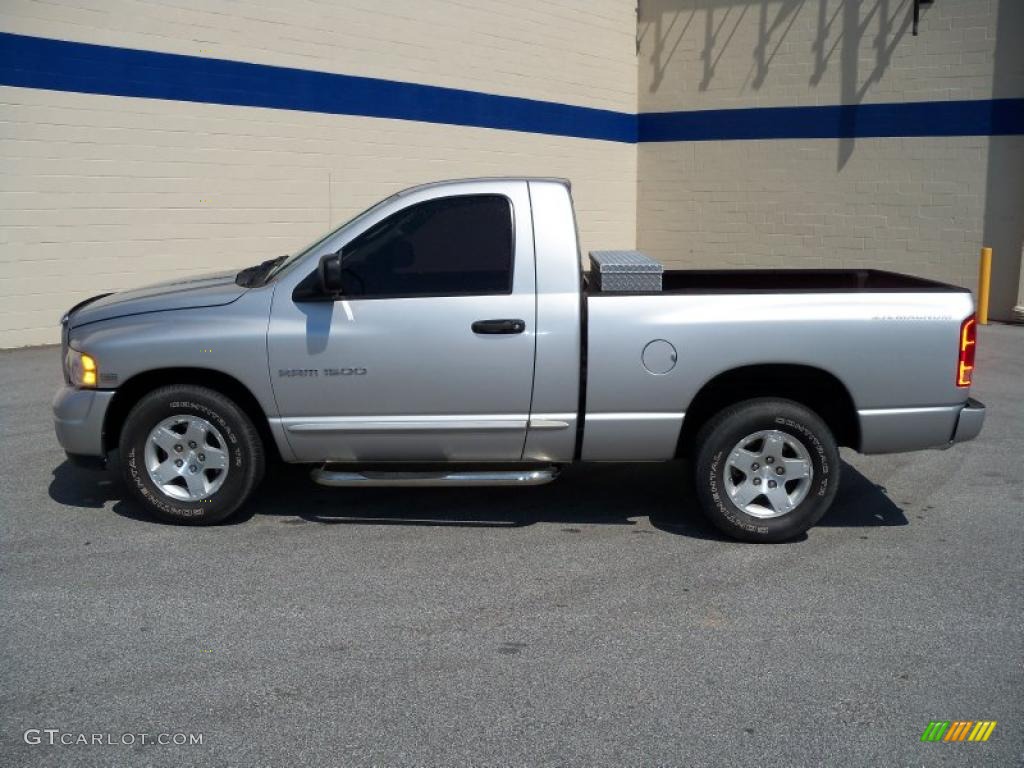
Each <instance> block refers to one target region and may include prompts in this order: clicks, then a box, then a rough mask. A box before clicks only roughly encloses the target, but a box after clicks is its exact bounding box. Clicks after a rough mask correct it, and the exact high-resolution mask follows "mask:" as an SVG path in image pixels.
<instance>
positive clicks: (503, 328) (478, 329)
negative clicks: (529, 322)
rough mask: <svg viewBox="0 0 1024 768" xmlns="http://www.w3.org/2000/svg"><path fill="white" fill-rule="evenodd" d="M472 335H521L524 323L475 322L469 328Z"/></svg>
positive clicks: (515, 321) (510, 321) (501, 321)
mask: <svg viewBox="0 0 1024 768" xmlns="http://www.w3.org/2000/svg"><path fill="white" fill-rule="evenodd" d="M471 327H472V329H473V333H522V332H523V331H525V330H526V323H525V322H524V321H522V320H477V321H476V322H475V323H473V325H472V326H471Z"/></svg>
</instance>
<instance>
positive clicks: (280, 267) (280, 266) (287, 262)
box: [263, 195, 397, 285]
mask: <svg viewBox="0 0 1024 768" xmlns="http://www.w3.org/2000/svg"><path fill="white" fill-rule="evenodd" d="M396 197H397V195H391V197H387V198H385V199H383V200H381V201H380V202H379V203H376V204H374V205H372V206H370V207H369V208H367V209H366V210H365V211H363V212H362V213H359V214H356V215H355V216H353V217H352V218H351V219H349V220H348V221H346V222H345V223H344V224H342V225H341V226H338V227H335V228H334V229H332V230H331V231H330V232H328V233H327V234H326V235H323V236H322V237H318V238H317V239H316V240H314V241H313V242H312V243H310V244H309V245H307V246H306V247H305V248H303V249H301V250H299V251H296V252H295V253H293V254H292V255H291V256H288V257H286V258H284V259H282V260H281V261H279V262H278V263H276V264H275V265H274V266H273V268H272V269H271V270H270V271H269V272H267V276H266V277H265V278H263V284H264V285H265V284H267V283H269V282H270V281H271V280H273V279H274V278H275V277H277V276H278V275H280V274H281V273H282V272H284V271H285V270H286V269H288V268H289V267H290V266H291V265H292V264H295V263H296V262H298V261H300V260H301V259H302V258H303V257H304V256H305V255H306V254H308V253H311V252H312V251H314V250H315V249H317V248H319V247H320V246H321V245H323V244H324V243H326V242H327V241H328V240H330V239H331V238H332V237H334V236H335V235H336V234H337V233H338V232H340V231H341V230H343V229H344V228H345V227H348V226H351V225H352V224H355V223H356V222H358V221H360V220H362V219H364V218H366V217H367V216H369V215H370V214H372V213H373V212H374V211H376V210H377V209H378V208H380V207H381V206H382V205H384V204H386V203H389V202H391V201H392V200H393V199H394V198H396Z"/></svg>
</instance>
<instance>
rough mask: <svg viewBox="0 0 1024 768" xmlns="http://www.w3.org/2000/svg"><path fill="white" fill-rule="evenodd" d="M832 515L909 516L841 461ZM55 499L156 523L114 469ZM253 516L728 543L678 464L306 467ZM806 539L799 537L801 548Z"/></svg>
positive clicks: (264, 495)
mask: <svg viewBox="0 0 1024 768" xmlns="http://www.w3.org/2000/svg"><path fill="white" fill-rule="evenodd" d="M842 471H843V477H842V482H841V484H840V488H839V493H838V495H837V497H836V500H835V503H834V504H833V506H832V509H831V510H830V511H829V513H828V514H827V515H826V516H825V518H824V519H823V520H822V521H821V522H820V523H819V524H818V525H819V526H826V527H828V526H833V527H835V526H841V527H878V526H890V525H906V524H907V518H906V516H905V515H904V514H903V511H902V510H901V509H900V508H899V507H898V506H897V505H895V504H894V503H893V502H892V501H891V500H890V499H889V497H888V496H887V495H886V493H885V489H884V488H882V487H881V486H878V485H876V484H875V483H873V482H871V481H870V480H868V479H867V478H865V477H864V475H862V474H861V473H860V472H858V471H857V470H856V469H855V468H854V467H853V466H851V465H850V464H847V463H845V462H844V463H843V468H842ZM49 495H50V498H52V499H53V500H54V501H57V502H58V503H60V504H62V505H64V506H66V507H69V508H80V509H101V508H103V507H104V506H105V505H106V504H108V503H109V502H113V510H114V512H115V513H117V514H119V515H121V516H123V517H127V518H130V519H133V520H140V521H147V522H150V521H152V518H151V517H150V516H149V515H148V514H147V513H146V512H145V511H144V510H143V509H142V508H141V507H140V506H139V505H137V504H136V503H135V502H134V501H132V500H130V499H128V498H126V493H125V489H124V487H123V486H122V485H121V483H120V481H119V479H118V478H117V476H116V473H115V472H113V471H106V472H94V471H90V470H83V469H79V468H78V467H75V466H74V465H72V464H70V463H69V462H67V461H65V462H64V463H62V464H61V465H59V466H58V467H56V468H55V469H54V471H53V479H52V481H51V483H50V486H49ZM257 515H266V516H272V517H281V518H288V519H287V520H282V522H287V523H289V524H302V523H320V524H324V525H401V526H427V527H452V526H455V527H474V528H520V527H523V526H529V525H535V524H537V523H556V524H560V525H565V526H567V527H572V526H575V525H615V526H627V527H629V526H636V524H637V521H638V520H639V519H642V518H644V517H646V518H648V519H649V520H650V522H651V525H652V526H654V527H655V528H657V529H658V530H660V531H664V532H665V533H670V534H675V535H680V536H688V537H691V538H698V539H712V540H722V541H726V540H727V539H726V538H725V537H724V536H722V535H721V534H720V533H718V531H717V530H716V529H715V528H714V527H713V526H711V525H710V524H709V523H708V522H707V521H706V520H705V519H704V518H703V516H702V515H701V514H700V512H699V511H698V508H697V499H696V497H695V495H694V493H693V487H692V484H691V482H690V469H689V467H688V465H686V464H684V463H682V462H671V463H668V464H608V465H603V464H584V465H577V466H571V467H568V468H567V469H566V470H565V471H564V472H563V473H562V475H561V477H559V479H558V480H556V481H555V482H554V483H551V484H549V485H545V486H538V487H532V488H418V489H401V488H366V489H363V488H346V489H331V488H324V487H322V486H319V485H316V484H315V483H313V482H312V481H311V480H310V479H309V469H308V467H302V466H297V465H294V466H287V465H285V466H279V467H275V468H274V469H273V471H272V472H271V473H270V474H269V476H268V478H267V480H266V481H265V483H264V485H263V487H262V488H261V489H260V492H259V493H258V495H257V497H256V498H255V499H254V500H253V501H252V502H251V503H250V504H249V505H248V507H247V508H246V509H245V510H244V511H243V513H241V514H240V515H236V516H234V517H233V518H232V519H231V520H230V521H229V523H230V524H235V525H237V524H242V523H245V522H246V521H247V520H250V519H252V518H253V517H255V516H257ZM804 539H806V537H801V538H800V539H798V540H796V541H797V543H798V542H799V541H802V540H804Z"/></svg>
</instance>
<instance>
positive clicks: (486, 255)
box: [342, 195, 513, 296]
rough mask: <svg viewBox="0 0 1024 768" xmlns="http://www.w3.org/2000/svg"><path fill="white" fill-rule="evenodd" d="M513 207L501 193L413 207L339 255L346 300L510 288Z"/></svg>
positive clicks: (508, 289)
mask: <svg viewBox="0 0 1024 768" xmlns="http://www.w3.org/2000/svg"><path fill="white" fill-rule="evenodd" d="M512 247H513V246H512V206H511V204H510V203H509V201H508V199H507V198H504V197H502V196H500V195H472V196H466V197H446V198H441V199H438V200H430V201H428V202H425V203H419V204H417V205H412V206H409V207H408V208H406V209H405V210H402V211H399V212H398V213H396V214H394V215H392V216H389V217H388V218H387V219H385V220H384V221H382V222H380V223H379V224H377V225H376V226H374V227H372V228H371V229H369V230H367V231H366V232H364V233H363V234H362V235H360V236H359V237H357V238H356V239H355V240H353V241H352V242H351V243H349V244H348V245H346V246H345V248H344V249H343V251H342V281H343V293H344V294H345V295H346V296H430V295H451V294H456V295H457V294H474V293H476V294H479V293H508V292H510V291H511V290H512Z"/></svg>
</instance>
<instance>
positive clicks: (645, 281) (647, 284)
mask: <svg viewBox="0 0 1024 768" xmlns="http://www.w3.org/2000/svg"><path fill="white" fill-rule="evenodd" d="M664 269H665V268H664V267H663V266H662V265H661V264H660V263H659V262H657V261H655V260H654V259H652V258H651V257H650V256H648V255H647V254H645V253H641V252H640V251H591V252H590V282H591V283H592V284H593V286H594V288H596V289H597V290H599V291H643V292H649V293H659V292H660V291H661V273H662V272H663V271H664Z"/></svg>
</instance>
